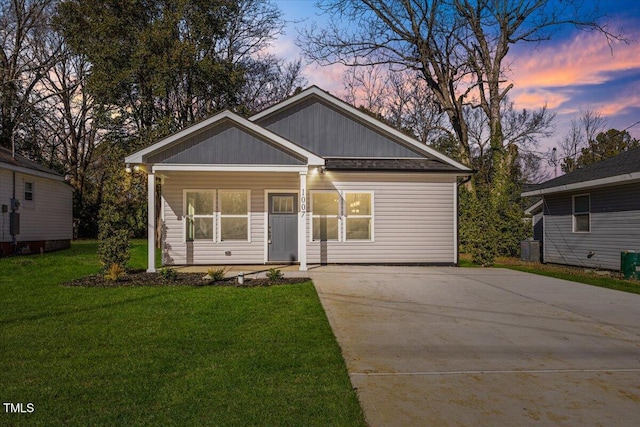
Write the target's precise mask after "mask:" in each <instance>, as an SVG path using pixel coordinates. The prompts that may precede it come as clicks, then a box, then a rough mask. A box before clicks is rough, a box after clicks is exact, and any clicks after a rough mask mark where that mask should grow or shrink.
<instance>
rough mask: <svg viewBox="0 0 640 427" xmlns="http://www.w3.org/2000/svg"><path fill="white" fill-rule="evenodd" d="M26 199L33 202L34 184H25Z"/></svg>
mask: <svg viewBox="0 0 640 427" xmlns="http://www.w3.org/2000/svg"><path fill="white" fill-rule="evenodd" d="M24 199H25V200H33V182H25V183H24Z"/></svg>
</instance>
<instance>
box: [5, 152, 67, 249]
mask: <svg viewBox="0 0 640 427" xmlns="http://www.w3.org/2000/svg"><path fill="white" fill-rule="evenodd" d="M72 196H73V189H72V188H71V186H70V185H69V184H67V183H66V182H65V181H64V178H63V177H62V176H60V175H59V174H57V173H55V172H54V171H52V170H50V169H48V168H45V167H44V166H41V165H39V164H37V163H35V162H32V161H30V160H28V159H26V158H24V157H22V156H19V155H16V156H12V153H11V150H7V149H6V148H2V147H0V208H1V210H0V255H9V254H12V253H14V252H22V253H27V252H40V251H41V250H42V251H52V250H58V249H65V248H68V247H69V246H70V244H71V238H72V237H73V200H72Z"/></svg>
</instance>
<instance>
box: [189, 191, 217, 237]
mask: <svg viewBox="0 0 640 427" xmlns="http://www.w3.org/2000/svg"><path fill="white" fill-rule="evenodd" d="M184 206H185V214H184V218H185V238H186V240H187V241H188V242H192V241H194V240H211V241H213V239H214V230H215V227H214V224H215V222H214V219H215V191H214V190H185V192H184Z"/></svg>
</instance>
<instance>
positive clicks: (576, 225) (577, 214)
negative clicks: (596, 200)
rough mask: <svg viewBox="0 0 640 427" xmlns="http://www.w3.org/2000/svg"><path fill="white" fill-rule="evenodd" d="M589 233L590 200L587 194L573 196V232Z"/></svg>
mask: <svg viewBox="0 0 640 427" xmlns="http://www.w3.org/2000/svg"><path fill="white" fill-rule="evenodd" d="M589 231H591V200H590V197H589V195H588V194H585V195H582V196H573V232H574V233H588V232H589Z"/></svg>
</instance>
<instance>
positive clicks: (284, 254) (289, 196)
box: [268, 193, 298, 262]
mask: <svg viewBox="0 0 640 427" xmlns="http://www.w3.org/2000/svg"><path fill="white" fill-rule="evenodd" d="M268 238H269V261H285V262H294V261H297V260H298V195H297V194H295V193H273V194H269V234H268Z"/></svg>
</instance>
